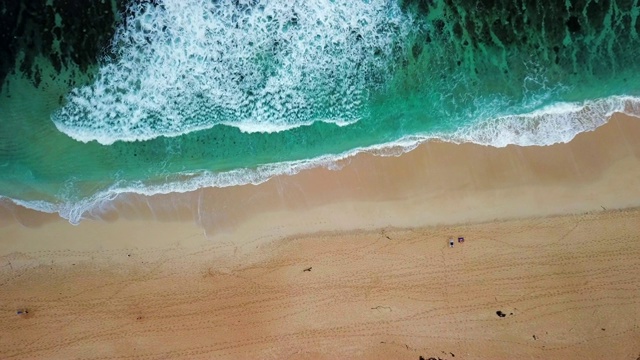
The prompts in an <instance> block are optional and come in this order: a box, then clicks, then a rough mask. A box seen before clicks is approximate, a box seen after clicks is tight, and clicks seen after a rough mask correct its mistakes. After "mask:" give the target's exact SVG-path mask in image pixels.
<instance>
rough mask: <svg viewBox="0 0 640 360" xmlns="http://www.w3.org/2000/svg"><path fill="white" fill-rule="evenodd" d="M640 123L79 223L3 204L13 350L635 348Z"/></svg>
mask: <svg viewBox="0 0 640 360" xmlns="http://www.w3.org/2000/svg"><path fill="white" fill-rule="evenodd" d="M639 138H640V121H638V120H637V119H635V118H630V117H627V116H624V115H620V114H615V115H614V116H613V118H612V120H611V121H609V122H608V123H607V124H605V125H603V126H602V127H600V128H598V129H596V130H595V131H593V132H588V133H582V134H580V135H578V136H577V137H576V138H575V139H574V140H573V141H571V142H570V143H567V144H556V145H551V146H545V147H518V146H508V147H506V148H491V147H486V146H481V145H473V144H460V145H456V144H450V143H442V142H429V143H427V144H424V145H422V146H420V147H418V148H417V149H415V150H413V151H412V152H409V153H406V154H403V155H401V156H399V157H378V156H374V155H371V154H361V155H358V156H355V157H353V158H350V159H347V160H345V161H343V163H342V164H341V165H343V167H342V169H341V170H338V171H333V170H328V169H324V168H317V169H312V170H307V171H303V172H302V173H300V174H297V175H295V176H280V177H275V178H273V179H271V180H269V181H268V182H266V183H263V184H260V185H257V186H253V185H248V186H239V187H233V188H223V189H219V188H218V189H216V188H211V189H201V190H198V191H195V192H192V193H186V194H170V195H160V196H152V197H143V196H137V195H129V196H126V197H121V198H118V199H117V200H116V201H115V202H113V203H112V204H111V205H112V207H110V208H108V209H103V212H102V213H101V214H100V218H101V219H102V220H85V221H83V222H81V223H80V224H79V225H77V226H73V225H71V224H69V223H68V222H67V221H65V220H63V219H61V218H59V217H58V216H57V215H54V214H43V213H37V212H35V211H30V210H27V209H24V208H19V207H13V208H11V207H3V206H0V269H2V270H0V310H1V311H0V354H3V355H2V356H0V357H3V358H8V359H22V358H33V359H38V358H42V359H44V358H48V359H49V358H69V357H81V358H87V359H92V358H94V359H98V358H99V359H110V358H122V357H135V356H143V357H145V358H149V359H181V358H189V359H209V358H211V357H218V358H238V357H247V356H248V355H250V356H252V357H256V358H266V357H275V358H283V357H287V356H290V357H293V358H308V359H324V358H326V359H333V358H345V359H362V358H367V359H371V358H374V359H388V358H415V359H418V357H419V356H423V357H424V358H429V357H434V356H435V357H436V358H437V357H441V358H443V359H449V360H451V359H453V358H454V357H453V355H452V354H455V359H486V358H511V357H514V356H515V357H530V358H567V359H569V358H575V359H583V358H589V357H594V358H600V357H612V358H636V357H638V356H640V344H638V343H637V341H635V339H637V336H638V333H639V332H640V312H638V310H637V309H640V306H639V305H640V291H639V290H638V289H640V233H639V232H638V229H637V224H638V223H640V208H639V207H640V142H639V141H637V139H639ZM457 236H464V237H465V238H466V241H465V243H464V244H456V245H455V246H454V248H453V249H450V248H449V247H448V245H447V239H448V238H450V237H454V238H455V237H457ZM306 269H309V270H308V271H306ZM469 294H473V296H469ZM25 309H28V310H29V313H28V314H26V315H25V314H17V312H18V311H21V310H25ZM498 311H500V312H501V313H502V314H503V315H505V316H504V317H502V316H500V315H499V314H497V312H498ZM512 314H513V315H512ZM603 329H604V330H603ZM534 336H535V337H534ZM621 344H622V345H621Z"/></svg>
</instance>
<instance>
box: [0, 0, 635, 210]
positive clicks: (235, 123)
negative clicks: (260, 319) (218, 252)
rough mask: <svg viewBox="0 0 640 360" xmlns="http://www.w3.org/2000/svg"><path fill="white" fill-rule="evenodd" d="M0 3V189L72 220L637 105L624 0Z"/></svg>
mask: <svg viewBox="0 0 640 360" xmlns="http://www.w3.org/2000/svg"><path fill="white" fill-rule="evenodd" d="M0 6H2V8H0V29H1V30H2V33H1V34H0V36H1V44H0V46H1V48H0V50H1V51H2V53H3V56H2V57H1V59H0V81H2V93H1V95H0V195H1V196H4V197H8V198H11V199H14V200H15V201H16V202H19V203H21V204H23V205H26V206H29V207H33V208H37V209H40V210H43V211H58V212H60V213H61V214H62V215H63V216H65V217H68V218H70V220H72V221H74V222H75V221H78V220H79V219H80V218H81V216H82V212H83V211H84V210H86V209H88V208H90V207H91V206H92V204H93V202H95V201H99V200H103V199H105V198H107V199H108V198H110V197H113V196H114V195H115V194H117V193H119V192H123V191H136V192H143V193H157V192H171V191H186V190H191V189H194V188H197V187H200V186H230V185H236V184H243V183H258V182H261V181H264V180H266V179H267V178H269V177H270V176H273V175H275V174H278V173H292V172H296V171H299V170H300V169H301V168H304V167H308V166H320V165H323V166H326V165H327V164H328V163H330V160H331V158H332V156H334V155H335V156H340V154H342V156H344V154H347V153H353V152H357V151H358V149H365V148H372V147H376V148H384V147H385V146H391V145H392V144H397V143H398V142H400V143H402V144H404V145H406V146H407V148H411V147H412V146H413V145H412V144H414V143H416V142H419V141H424V140H426V139H428V138H432V137H438V138H443V139H446V140H450V141H472V142H478V143H483V144H489V145H495V146H504V145H506V144H510V143H513V144H520V145H534V144H539V145H546V144H551V143H555V142H562V141H568V140H570V139H571V138H572V137H573V136H574V135H575V134H577V133H579V132H582V131H586V130H591V129H593V128H595V127H597V126H599V125H601V124H602V123H603V122H605V121H606V116H607V115H608V114H610V113H611V112H613V111H623V112H636V111H637V110H638V109H639V106H638V102H637V100H636V99H638V96H639V95H640V86H638V84H640V61H638V58H639V56H640V50H639V49H640V39H639V33H640V22H639V21H638V16H639V15H640V6H639V4H638V1H637V0H634V1H612V0H611V1H604V0H600V1H593V0H592V1H575V0H574V1H569V0H567V1H565V2H549V3H548V4H543V3H541V2H538V1H483V2H477V1H458V2H455V4H454V2H452V1H436V0H432V1H401V2H397V1H384V0H371V1H366V2H365V1H352V0H335V1H328V0H326V1H325V0H317V1H292V2H276V1H272V2H268V1H255V0H254V1H248V0H247V1H211V0H208V1H205V0H202V1H195V0H193V1H182V0H165V1H160V0H158V1H144V2H140V1H138V2H119V1H104V2H99V1H98V2H92V3H91V5H90V6H87V5H86V4H85V5H83V6H79V5H77V4H75V3H74V2H63V1H55V0H49V1H40V2H32V1H25V2H23V3H18V2H14V3H5V4H3V5H0ZM407 144H410V145H407ZM319 158H321V159H319ZM309 159H316V161H314V160H311V161H309ZM318 159H319V160H318ZM371 175H372V176H375V174H371Z"/></svg>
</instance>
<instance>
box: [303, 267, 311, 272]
mask: <svg viewBox="0 0 640 360" xmlns="http://www.w3.org/2000/svg"><path fill="white" fill-rule="evenodd" d="M311 269H312V267H311V266H309V267H308V268H306V269H304V270H302V272H305V271H309V272H311Z"/></svg>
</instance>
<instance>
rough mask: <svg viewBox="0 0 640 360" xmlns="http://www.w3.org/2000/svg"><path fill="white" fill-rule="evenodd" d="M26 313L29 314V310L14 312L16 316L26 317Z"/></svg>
mask: <svg viewBox="0 0 640 360" xmlns="http://www.w3.org/2000/svg"><path fill="white" fill-rule="evenodd" d="M28 313H29V310H26V309H20V310H16V315H27V314H28Z"/></svg>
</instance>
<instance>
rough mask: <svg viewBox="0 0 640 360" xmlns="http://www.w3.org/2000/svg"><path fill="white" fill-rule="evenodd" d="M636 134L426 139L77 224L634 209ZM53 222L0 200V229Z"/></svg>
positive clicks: (639, 187)
mask: <svg viewBox="0 0 640 360" xmlns="http://www.w3.org/2000/svg"><path fill="white" fill-rule="evenodd" d="M638 137H640V121H639V120H638V119H637V118H635V117H631V116H627V115H623V114H619V113H616V114H614V115H613V116H612V118H611V119H610V121H608V122H607V123H606V124H605V125H603V126H601V127H599V128H598V129H596V130H594V131H590V132H585V133H581V134H578V135H577V136H576V137H575V138H574V139H573V140H572V141H571V142H569V143H562V144H555V145H550V146H531V147H521V146H515V145H509V146H507V147H504V148H494V147H490V146H484V145H477V144H470V143H463V144H452V143H447V142H441V141H429V142H426V143H424V144H422V145H420V146H418V148H416V149H414V150H413V151H410V152H408V153H404V154H402V155H400V156H376V155H374V154H372V153H360V154H358V155H356V156H353V157H350V158H347V159H344V160H341V161H339V162H338V163H337V165H336V167H337V168H339V170H330V169H327V168H324V167H320V168H313V169H307V170H304V171H302V172H300V173H298V174H296V175H292V176H289V175H280V176H275V177H273V178H271V179H270V180H268V181H266V182H264V183H261V184H259V185H251V184H249V185H241V186H233V187H226V188H202V189H198V190H196V191H191V192H187V193H170V194H159V195H152V196H146V195H140V194H133V193H129V194H122V195H119V196H118V197H117V198H116V199H115V200H112V201H110V202H107V203H104V204H103V205H102V206H99V207H98V208H96V209H94V210H92V211H91V212H89V213H87V214H86V219H85V220H83V221H82V222H81V223H80V225H79V226H80V227H82V226H87V224H88V223H92V222H93V221H92V219H93V220H99V221H106V222H108V223H114V222H118V221H119V220H125V221H161V222H175V221H179V222H184V223H195V224H197V226H199V227H201V228H203V229H204V231H205V233H206V234H207V236H208V237H210V238H212V237H215V236H218V235H225V234H229V233H230V232H237V231H238V229H242V228H247V229H248V230H249V231H253V232H265V231H267V232H269V228H270V226H269V223H270V222H271V223H274V224H278V223H279V227H284V228H286V229H288V230H287V231H284V232H274V234H273V235H274V236H275V237H282V236H288V235H294V234H299V233H312V232H317V231H325V230H329V231H332V230H356V229H372V228H382V227H399V228H405V227H414V226H430V225H438V224H456V223H465V222H482V221H491V220H494V219H509V218H526V217H532V216H548V215H559V214H571V213H583V212H588V211H595V210H602V209H603V208H604V209H619V208H630V207H636V206H640V182H639V181H638V180H637V179H638V178H640V144H638V143H637V141H635V139H637V138H638ZM568 187H571V188H572V189H571V191H568V190H567V188H568ZM629 191H631V193H629ZM560 200H563V201H560ZM2 205H4V206H2ZM523 205H524V206H523ZM340 213H344V214H343V215H341V214H340ZM58 219H59V217H58V215H57V214H47V213H41V212H38V211H35V210H30V209H26V208H23V207H21V206H19V205H13V204H8V201H5V202H4V204H2V203H0V226H2V225H3V224H12V223H14V222H18V223H21V224H22V225H24V226H27V227H38V226H41V225H42V224H46V223H48V222H57V221H58ZM288 219H289V220H288ZM312 219H314V220H313V221H312ZM345 219H348V221H345ZM283 220H284V222H283ZM294 220H295V221H294ZM316 220H317V221H316ZM297 223H303V224H304V226H298V225H296V224H297ZM323 224H324V225H323Z"/></svg>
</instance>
